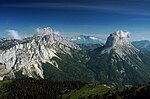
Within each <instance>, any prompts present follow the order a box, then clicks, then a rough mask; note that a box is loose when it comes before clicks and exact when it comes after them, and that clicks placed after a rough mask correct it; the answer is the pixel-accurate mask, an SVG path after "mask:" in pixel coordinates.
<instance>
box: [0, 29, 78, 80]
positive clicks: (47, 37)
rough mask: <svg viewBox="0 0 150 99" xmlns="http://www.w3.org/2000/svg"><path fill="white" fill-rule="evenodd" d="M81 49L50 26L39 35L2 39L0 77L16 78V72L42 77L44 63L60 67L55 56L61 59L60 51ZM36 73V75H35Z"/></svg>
mask: <svg viewBox="0 0 150 99" xmlns="http://www.w3.org/2000/svg"><path fill="white" fill-rule="evenodd" d="M72 49H77V50H79V49H80V48H79V46H78V45H76V44H74V43H72V42H69V41H68V40H66V39H64V38H63V37H61V35H56V34H54V33H53V30H52V29H51V28H50V27H47V28H44V29H40V31H39V32H38V33H37V36H33V37H28V38H24V39H23V40H19V41H17V40H15V39H11V40H7V39H2V40H0V79H5V78H10V79H12V78H16V75H15V73H16V72H18V71H21V72H22V73H21V74H22V75H27V76H29V77H36V75H38V76H39V77H41V78H44V76H43V69H42V63H49V64H51V65H53V66H54V67H57V68H59V66H58V64H57V62H56V61H54V60H52V59H53V58H54V57H55V58H58V59H59V56H58V55H57V54H58V53H61V54H69V55H71V50H72ZM35 74H36V75H35Z"/></svg>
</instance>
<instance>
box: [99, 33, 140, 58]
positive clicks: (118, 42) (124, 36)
mask: <svg viewBox="0 0 150 99" xmlns="http://www.w3.org/2000/svg"><path fill="white" fill-rule="evenodd" d="M129 39H130V36H129V32H127V31H122V30H121V31H117V32H114V33H112V34H110V36H109V37H108V38H107V41H106V44H105V47H104V49H103V50H102V51H101V53H102V54H104V53H109V52H110V51H111V49H114V50H115V52H116V53H117V54H119V55H120V56H123V55H126V54H133V53H137V52H138V51H139V50H138V49H136V48H135V47H134V46H133V45H132V44H131V42H130V40H129Z"/></svg>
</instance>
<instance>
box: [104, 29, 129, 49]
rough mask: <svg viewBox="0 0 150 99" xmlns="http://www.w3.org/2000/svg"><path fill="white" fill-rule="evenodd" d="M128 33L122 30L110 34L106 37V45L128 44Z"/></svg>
mask: <svg viewBox="0 0 150 99" xmlns="http://www.w3.org/2000/svg"><path fill="white" fill-rule="evenodd" d="M129 34H130V33H129V32H127V31H122V30H120V31H117V32H114V33H112V34H110V36H109V37H108V38H107V42H106V46H111V47H115V46H117V45H119V46H124V45H130V41H129V38H130V36H129Z"/></svg>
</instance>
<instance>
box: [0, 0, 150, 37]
mask: <svg viewBox="0 0 150 99" xmlns="http://www.w3.org/2000/svg"><path fill="white" fill-rule="evenodd" d="M149 5H150V0H3V1H2V0H1V1H0V35H1V36H2V37H3V36H6V35H7V34H6V31H7V30H10V29H13V30H16V31H18V32H19V33H20V35H33V34H34V33H35V32H36V28H38V27H41V28H42V27H47V26H50V27H52V28H53V29H54V30H55V31H59V32H60V33H61V34H62V35H64V36H75V35H80V34H86V35H96V36H98V37H99V38H105V37H107V36H108V35H109V34H110V33H112V32H114V31H117V30H127V31H129V32H131V36H132V38H131V39H132V40H142V39H149V40H150V6H149Z"/></svg>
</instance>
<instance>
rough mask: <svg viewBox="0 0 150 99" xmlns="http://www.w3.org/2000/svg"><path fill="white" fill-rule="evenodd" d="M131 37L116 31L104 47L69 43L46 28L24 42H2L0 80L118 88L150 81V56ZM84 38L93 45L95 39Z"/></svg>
mask: <svg viewBox="0 0 150 99" xmlns="http://www.w3.org/2000/svg"><path fill="white" fill-rule="evenodd" d="M129 38H130V36H129V33H128V32H127V31H117V32H114V33H111V34H110V36H108V38H107V41H106V43H105V44H102V43H101V42H99V43H98V44H97V43H89V42H87V43H86V44H85V43H77V42H76V43H74V42H75V41H77V40H73V41H69V40H66V39H65V38H63V37H62V36H61V35H59V34H55V33H54V31H53V30H52V29H51V28H50V27H47V28H44V29H41V30H40V31H39V32H38V33H36V34H35V35H34V36H32V37H28V38H24V39H22V40H16V39H0V79H1V80H3V79H16V78H21V77H24V76H27V77H32V78H37V79H50V80H80V81H83V82H100V83H108V84H111V85H116V86H124V85H136V84H139V83H146V82H148V81H149V80H150V76H149V75H150V62H149V61H148V60H149V59H150V54H149V53H144V52H141V51H140V50H139V49H137V48H136V47H134V46H133V45H132V44H131V42H130V41H129ZM81 39H86V40H89V39H90V42H91V39H92V40H95V37H90V36H88V37H86V36H81V37H80V39H79V40H81ZM86 40H85V42H86ZM96 40H97V39H96ZM98 41H99V40H98Z"/></svg>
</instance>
